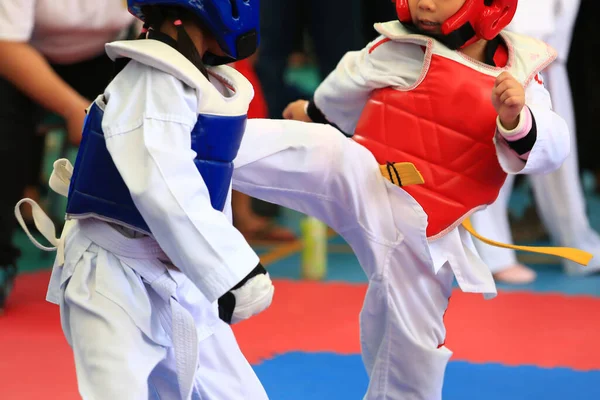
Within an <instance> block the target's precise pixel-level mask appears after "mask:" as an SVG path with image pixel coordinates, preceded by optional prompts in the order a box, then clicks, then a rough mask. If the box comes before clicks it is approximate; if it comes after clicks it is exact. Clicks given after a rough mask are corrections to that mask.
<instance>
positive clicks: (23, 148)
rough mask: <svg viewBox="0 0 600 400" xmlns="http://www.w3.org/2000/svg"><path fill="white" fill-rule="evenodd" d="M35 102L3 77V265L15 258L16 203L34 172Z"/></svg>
mask: <svg viewBox="0 0 600 400" xmlns="http://www.w3.org/2000/svg"><path fill="white" fill-rule="evenodd" d="M34 110H35V105H34V104H33V102H32V101H31V100H29V99H28V98H27V97H26V96H24V95H23V94H22V93H21V92H20V91H19V90H18V89H17V88H16V87H14V86H13V85H12V84H11V83H10V82H8V81H6V80H3V79H0V170H1V171H4V172H5V173H7V174H9V176H10V179H6V180H5V182H4V184H3V187H2V195H1V196H0V266H1V265H6V264H10V263H14V262H15V261H16V257H17V256H18V253H17V251H16V248H15V247H14V246H13V245H12V237H13V233H14V230H15V227H16V224H17V220H16V219H15V215H14V208H15V204H17V202H18V201H19V199H21V196H22V195H23V190H24V189H25V186H26V185H27V180H28V177H29V176H30V174H31V172H30V170H31V164H32V158H31V152H30V150H31V148H32V143H33V136H34V131H35V129H34V128H35V123H36V121H34Z"/></svg>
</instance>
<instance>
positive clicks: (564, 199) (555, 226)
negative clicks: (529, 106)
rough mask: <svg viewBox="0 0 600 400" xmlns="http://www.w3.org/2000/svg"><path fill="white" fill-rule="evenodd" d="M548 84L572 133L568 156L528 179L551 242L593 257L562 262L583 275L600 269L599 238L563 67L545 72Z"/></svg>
mask: <svg viewBox="0 0 600 400" xmlns="http://www.w3.org/2000/svg"><path fill="white" fill-rule="evenodd" d="M546 76H547V80H546V82H547V85H548V88H549V90H550V94H551V95H552V101H553V106H554V109H555V111H556V112H557V113H558V114H559V115H561V116H562V117H563V118H564V119H565V120H566V121H567V124H568V126H569V130H570V132H571V154H570V155H569V157H567V159H566V160H565V162H564V163H563V165H562V166H561V167H560V168H559V169H558V170H556V171H554V172H552V173H550V174H547V175H533V176H531V181H532V187H533V194H534V196H535V200H536V204H537V206H538V207H539V210H540V217H541V219H542V221H543V222H544V225H545V226H546V227H547V228H548V231H549V232H550V234H551V236H552V238H553V239H554V242H555V243H556V244H558V245H561V246H569V247H576V248H579V249H582V250H586V251H589V252H591V253H593V254H594V259H593V260H592V262H591V264H590V266H589V267H585V268H584V267H582V266H579V265H577V264H575V263H573V262H571V261H567V260H564V262H563V264H564V265H565V268H566V270H567V272H569V273H572V274H585V273H589V272H593V271H598V270H600V236H599V235H598V233H597V232H595V231H594V230H593V229H592V228H591V226H590V222H589V219H588V216H587V211H586V204H585V195H584V193H583V188H582V184H581V176H580V175H579V168H578V157H577V135H576V132H577V131H576V127H575V117H574V114H573V103H572V96H571V89H570V87H569V80H568V75H567V71H566V68H565V65H564V64H556V65H554V66H552V67H550V68H549V69H548V73H547V75H546Z"/></svg>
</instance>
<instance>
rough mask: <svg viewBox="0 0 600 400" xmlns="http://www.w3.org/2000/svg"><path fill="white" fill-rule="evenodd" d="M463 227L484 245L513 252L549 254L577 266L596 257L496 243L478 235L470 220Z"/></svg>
mask: <svg viewBox="0 0 600 400" xmlns="http://www.w3.org/2000/svg"><path fill="white" fill-rule="evenodd" d="M462 225H463V226H464V227H465V229H466V230H467V231H468V232H469V233H470V234H471V235H473V236H475V237H476V238H477V239H479V240H481V241H482V242H483V243H487V244H489V245H492V246H496V247H502V248H505V249H513V250H520V251H528V252H530V253H539V254H549V255H552V256H558V257H562V258H566V259H567V260H571V261H574V262H576V263H577V264H581V265H583V266H586V265H588V263H589V262H590V261H591V259H592V257H594V256H593V255H592V254H590V253H588V252H586V251H583V250H579V249H574V248H571V247H542V246H515V245H511V244H505V243H500V242H495V241H493V240H490V239H486V238H484V237H483V236H481V235H480V234H479V233H477V232H476V231H475V229H474V228H473V225H472V224H471V220H470V219H469V218H467V219H465V220H464V221H463V223H462Z"/></svg>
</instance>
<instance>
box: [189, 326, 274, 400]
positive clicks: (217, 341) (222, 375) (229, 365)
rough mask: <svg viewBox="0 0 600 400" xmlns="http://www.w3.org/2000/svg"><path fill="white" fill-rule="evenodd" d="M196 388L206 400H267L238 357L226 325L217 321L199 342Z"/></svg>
mask: <svg viewBox="0 0 600 400" xmlns="http://www.w3.org/2000/svg"><path fill="white" fill-rule="evenodd" d="M199 351H200V357H199V358H200V365H199V367H198V373H197V377H196V385H197V386H196V387H197V388H198V390H199V392H200V398H202V399H207V400H220V399H227V400H246V399H252V400H267V399H268V397H267V393H266V392H265V389H264V388H263V386H262V384H261V383H260V381H259V380H258V377H257V376H256V374H255V372H254V370H253V369H252V367H251V366H250V364H249V363H248V361H247V360H246V358H245V357H244V355H243V354H242V351H241V350H240V348H239V346H238V343H237V341H236V339H235V336H234V334H233V331H232V330H231V327H229V325H227V324H225V323H224V322H219V323H218V324H217V326H215V327H214V333H213V335H212V336H210V337H209V338H207V339H205V340H203V341H202V342H200V348H199Z"/></svg>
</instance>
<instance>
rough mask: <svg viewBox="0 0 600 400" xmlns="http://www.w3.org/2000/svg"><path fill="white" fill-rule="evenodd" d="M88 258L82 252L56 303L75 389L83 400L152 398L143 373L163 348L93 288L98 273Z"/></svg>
mask: <svg viewBox="0 0 600 400" xmlns="http://www.w3.org/2000/svg"><path fill="white" fill-rule="evenodd" d="M94 258H95V256H94V255H92V254H91V253H87V254H86V255H84V257H83V258H82V259H81V261H80V262H79V263H78V265H77V266H76V267H75V271H74V273H73V276H72V277H71V278H70V280H69V281H68V283H67V284H66V285H67V286H66V289H65V293H64V302H63V304H62V305H61V317H62V320H63V330H64V331H65V335H66V336H67V339H68V341H69V344H70V345H71V347H72V348H73V353H74V356H75V368H76V372H77V382H78V386H79V393H80V394H81V396H82V398H83V399H86V400H87V399H90V400H96V399H111V400H121V399H122V400H147V399H152V398H156V399H158V398H159V397H154V395H151V394H152V393H155V394H156V390H155V389H154V388H153V387H151V386H149V380H148V377H149V376H150V374H151V372H152V370H153V369H154V368H155V367H156V365H158V364H159V363H160V362H161V360H163V359H164V358H165V357H166V355H167V349H166V348H164V347H162V346H159V345H158V344H156V343H153V342H152V341H151V340H150V339H149V338H148V337H147V336H145V335H144V334H143V332H142V331H141V330H140V329H139V328H138V327H137V325H136V324H135V322H134V321H133V319H132V318H131V317H130V315H129V313H128V312H127V311H126V310H124V309H123V308H122V307H121V306H120V305H119V304H117V303H116V302H114V301H113V300H112V299H109V298H108V297H106V296H105V295H103V294H101V293H99V292H98V290H97V276H98V275H102V273H100V274H99V273H98V270H97V269H96V266H95V260H94ZM100 279H101V278H100ZM118 283H121V282H117V281H116V282H115V284H118Z"/></svg>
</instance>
